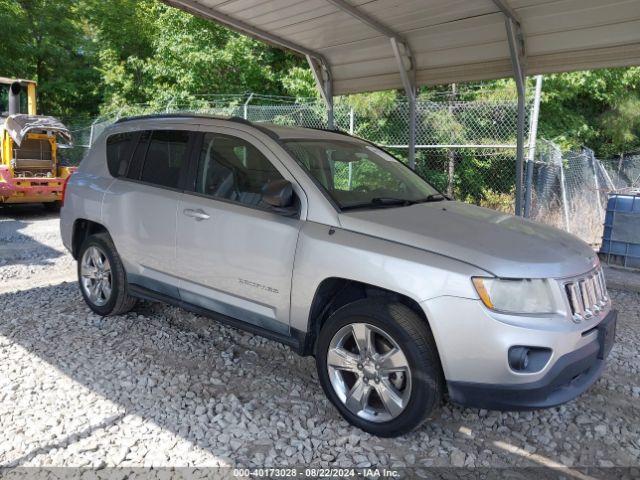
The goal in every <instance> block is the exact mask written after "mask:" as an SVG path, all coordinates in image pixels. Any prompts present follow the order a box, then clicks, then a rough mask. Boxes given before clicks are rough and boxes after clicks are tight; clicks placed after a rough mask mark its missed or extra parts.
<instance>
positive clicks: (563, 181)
mask: <svg viewBox="0 0 640 480" xmlns="http://www.w3.org/2000/svg"><path fill="white" fill-rule="evenodd" d="M560 191H561V194H562V211H563V213H564V229H565V230H566V231H567V232H570V230H569V202H568V201H567V179H566V177H565V174H564V160H563V158H562V155H560Z"/></svg>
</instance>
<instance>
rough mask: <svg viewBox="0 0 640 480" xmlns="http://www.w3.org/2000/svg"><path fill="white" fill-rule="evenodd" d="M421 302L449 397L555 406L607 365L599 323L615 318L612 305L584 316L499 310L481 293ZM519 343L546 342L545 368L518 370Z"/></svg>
mask: <svg viewBox="0 0 640 480" xmlns="http://www.w3.org/2000/svg"><path fill="white" fill-rule="evenodd" d="M421 306H422V308H423V310H424V312H425V315H426V317H427V318H428V319H429V324H430V326H431V330H432V332H433V336H434V339H435V341H436V346H437V348H438V352H439V354H440V360H441V364H442V368H443V371H444V376H445V379H446V381H447V385H448V388H449V393H450V397H451V400H452V401H453V402H455V403H459V404H462V405H466V406H473V407H480V408H490V409H501V410H526V409H535V408H544V407H551V406H553V405H558V404H560V403H563V402H567V401H569V400H571V399H573V398H575V397H576V396H577V395H580V394H581V393H582V392H584V391H585V390H586V389H587V388H589V386H590V385H592V384H593V383H594V382H595V381H596V380H597V378H598V377H599V376H600V374H601V373H602V370H603V368H604V358H598V357H599V356H602V355H600V352H601V350H602V349H601V347H600V340H601V338H600V337H601V335H600V331H601V326H602V325H604V324H605V323H607V322H608V321H612V322H615V318H616V312H615V311H612V310H610V306H607V307H606V308H605V309H604V310H603V311H602V312H601V314H600V315H599V316H598V317H593V318H592V319H590V320H588V321H583V322H580V323H575V322H573V321H572V320H571V319H570V318H568V317H566V316H563V315H547V316H542V317H519V316H508V315H501V314H497V313H495V312H492V311H489V310H488V309H487V308H486V307H484V305H483V304H482V302H481V301H480V300H473V299H463V298H459V297H438V298H435V299H431V300H427V301H425V302H422V303H421ZM612 319H613V320H612ZM515 346H525V347H531V348H543V349H547V350H549V351H550V352H551V356H550V357H549V359H548V361H547V362H546V364H544V366H542V367H541V368H536V369H534V370H531V371H514V370H513V369H512V368H511V366H510V364H509V361H508V352H509V349H510V348H511V347H515Z"/></svg>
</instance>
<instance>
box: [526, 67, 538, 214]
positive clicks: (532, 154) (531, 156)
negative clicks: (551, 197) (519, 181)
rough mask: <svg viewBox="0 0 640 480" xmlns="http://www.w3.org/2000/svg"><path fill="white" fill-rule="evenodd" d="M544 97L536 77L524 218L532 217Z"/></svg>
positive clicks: (530, 128)
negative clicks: (537, 145) (541, 106)
mask: <svg viewBox="0 0 640 480" xmlns="http://www.w3.org/2000/svg"><path fill="white" fill-rule="evenodd" d="M541 97H542V75H536V94H535V97H534V99H533V113H532V114H531V123H530V127H529V151H528V152H527V168H526V171H525V173H526V181H525V192H524V217H525V218H529V217H531V197H532V196H533V162H535V159H536V142H537V141H538V120H539V118H540V98H541Z"/></svg>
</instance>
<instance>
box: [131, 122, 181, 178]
mask: <svg viewBox="0 0 640 480" xmlns="http://www.w3.org/2000/svg"><path fill="white" fill-rule="evenodd" d="M189 138H190V133H189V132H188V131H182V130H156V131H154V132H153V133H152V134H151V140H150V142H149V145H148V148H147V152H146V153H147V154H146V156H145V160H144V165H143V167H142V175H141V177H140V180H142V181H143V182H147V183H152V184H154V185H158V186H161V187H168V188H178V183H179V179H180V175H181V174H182V173H183V171H184V170H185V168H186V166H187V160H188V159H187V152H188V148H187V147H188V145H189ZM141 140H142V139H141ZM143 143H144V142H142V141H141V142H140V143H139V146H141V145H142V144H143ZM137 153H138V152H136V155H137Z"/></svg>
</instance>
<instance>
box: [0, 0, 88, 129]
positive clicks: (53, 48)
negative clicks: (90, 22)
mask: <svg viewBox="0 0 640 480" xmlns="http://www.w3.org/2000/svg"><path fill="white" fill-rule="evenodd" d="M0 24H1V25H2V32H1V33H0V39H1V40H0V62H1V63H0V74H1V75H3V76H9V77H27V78H33V79H35V80H37V81H38V83H39V90H38V98H39V111H41V112H44V113H46V114H50V115H56V116H60V117H63V118H70V117H76V116H77V115H78V114H80V115H84V116H89V115H91V114H93V113H95V112H96V111H97V107H96V105H97V103H98V100H99V88H96V85H97V84H99V82H100V79H99V76H98V72H97V71H96V70H95V69H94V68H93V65H94V63H95V62H94V50H93V48H92V47H91V43H90V42H89V41H88V38H87V35H86V34H87V32H86V29H85V24H84V22H83V21H82V20H80V19H79V15H78V2H76V1H73V0H55V1H54V0H0ZM5 27H6V28H5Z"/></svg>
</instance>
